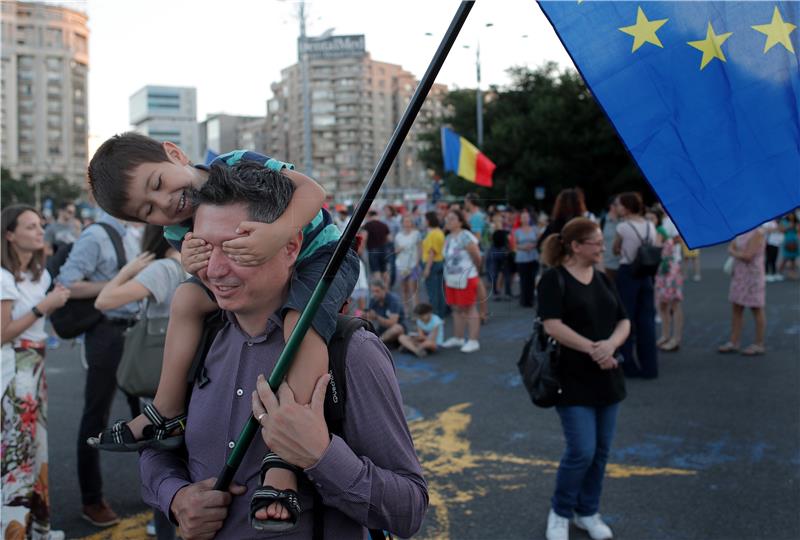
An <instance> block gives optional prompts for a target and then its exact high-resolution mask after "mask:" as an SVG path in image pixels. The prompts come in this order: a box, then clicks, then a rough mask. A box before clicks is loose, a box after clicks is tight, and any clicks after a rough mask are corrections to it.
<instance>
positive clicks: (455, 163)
mask: <svg viewBox="0 0 800 540" xmlns="http://www.w3.org/2000/svg"><path fill="white" fill-rule="evenodd" d="M442 154H443V156H444V170H445V172H453V173H456V174H457V175H458V176H460V177H461V178H463V179H464V180H467V181H469V182H473V183H475V184H478V185H479V186H483V187H492V174H494V170H495V168H496V167H497V165H495V164H494V163H492V162H491V160H489V158H488V157H486V154H484V153H483V152H481V151H480V150H478V149H477V148H476V147H475V145H474V144H472V143H471V142H469V141H468V140H467V139H465V138H464V137H462V136H461V135H459V134H458V133H456V132H455V131H453V130H452V129H448V128H446V127H443V128H442Z"/></svg>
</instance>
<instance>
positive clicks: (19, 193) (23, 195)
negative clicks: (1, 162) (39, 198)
mask: <svg viewBox="0 0 800 540" xmlns="http://www.w3.org/2000/svg"><path fill="white" fill-rule="evenodd" d="M0 200H2V201H3V208H5V207H6V206H11V205H12V204H33V203H34V193H33V190H32V189H31V188H30V186H29V185H28V184H27V182H25V181H24V180H18V179H16V178H14V177H13V176H12V175H11V171H9V170H8V169H6V168H5V167H2V168H0Z"/></svg>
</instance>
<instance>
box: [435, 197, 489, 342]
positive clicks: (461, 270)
mask: <svg viewBox="0 0 800 540" xmlns="http://www.w3.org/2000/svg"><path fill="white" fill-rule="evenodd" d="M444 226H445V228H447V231H448V233H449V234H448V235H447V239H446V240H445V244H444V284H445V286H444V296H445V300H446V301H447V304H448V305H449V306H450V307H452V308H453V337H451V338H450V339H448V340H447V341H445V342H444V344H443V345H442V346H443V347H445V348H447V347H461V352H464V353H471V352H475V351H477V350H479V349H480V348H481V347H480V343H479V342H478V334H479V333H480V329H481V320H480V316H479V315H478V306H477V300H478V280H479V278H478V268H480V267H481V253H480V250H479V249H478V239H477V238H475V235H474V234H472V232H470V230H469V224H468V223H467V220H466V218H465V217H464V213H463V212H461V210H450V211H448V212H447V215H446V216H445V222H444ZM465 330H468V332H467V339H466V340H465V339H464V332H465Z"/></svg>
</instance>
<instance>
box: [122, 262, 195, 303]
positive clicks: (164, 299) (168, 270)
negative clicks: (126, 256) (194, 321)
mask: <svg viewBox="0 0 800 540" xmlns="http://www.w3.org/2000/svg"><path fill="white" fill-rule="evenodd" d="M188 277H189V274H187V273H186V272H184V271H183V268H182V267H181V263H179V262H178V261H176V260H175V259H172V258H164V259H158V260H156V261H153V262H151V263H150V264H149V265H147V267H146V268H145V269H144V270H142V271H141V272H139V273H138V274H137V275H136V277H135V278H133V280H134V281H138V282H139V283H141V284H142V286H143V287H144V288H145V289H147V290H148V291H150V296H151V297H152V298H151V300H150V302H148V304H147V316H148V317H150V318H156V317H169V307H170V304H171V303H172V296H173V295H174V294H175V289H177V288H178V285H180V284H181V283H183V282H184V280H186V278H188Z"/></svg>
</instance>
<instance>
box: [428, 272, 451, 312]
mask: <svg viewBox="0 0 800 540" xmlns="http://www.w3.org/2000/svg"><path fill="white" fill-rule="evenodd" d="M425 290H426V292H427V293H428V302H430V304H431V306H433V312H434V313H435V314H437V315H438V316H439V317H441V318H443V319H444V317H445V316H446V315H447V303H446V302H445V301H444V263H443V262H435V263H432V264H431V273H430V274H429V275H428V277H427V278H426V279H425Z"/></svg>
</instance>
